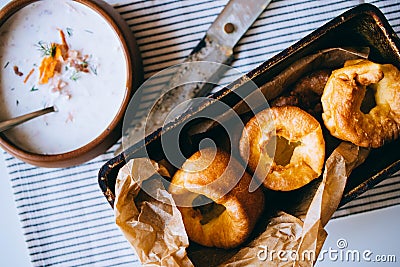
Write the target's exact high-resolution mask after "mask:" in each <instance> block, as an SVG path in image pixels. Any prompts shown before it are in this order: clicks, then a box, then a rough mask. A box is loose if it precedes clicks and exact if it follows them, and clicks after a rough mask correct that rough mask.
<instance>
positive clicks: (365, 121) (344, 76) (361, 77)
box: [321, 60, 400, 148]
mask: <svg viewBox="0 0 400 267" xmlns="http://www.w3.org/2000/svg"><path fill="white" fill-rule="evenodd" d="M367 88H368V90H373V91H374V96H375V103H376V106H375V107H373V108H372V109H371V110H370V111H369V113H368V114H364V113H363V112H362V111H361V110H360V107H361V104H362V101H363V98H364V96H365V94H366V90H367ZM321 101H322V107H323V114H322V118H323V120H324V123H325V126H326V127H327V128H328V130H329V131H330V132H331V134H332V135H333V136H335V137H337V138H340V139H342V140H346V141H350V142H352V143H354V144H356V145H358V146H362V147H373V148H376V147H380V146H382V145H383V144H384V143H385V142H388V141H391V140H394V139H396V138H397V137H398V136H399V130H400V72H399V70H398V69H397V68H396V67H395V66H393V65H391V64H383V65H381V64H376V63H373V62H371V61H368V60H351V61H347V62H346V63H345V66H344V67H343V68H341V69H338V70H335V71H333V72H332V75H331V76H330V78H329V80H328V82H327V84H326V86H325V89H324V93H323V95H322V97H321Z"/></svg>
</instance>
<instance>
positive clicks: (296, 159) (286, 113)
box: [239, 106, 325, 191]
mask: <svg viewBox="0 0 400 267" xmlns="http://www.w3.org/2000/svg"><path fill="white" fill-rule="evenodd" d="M276 136H278V137H283V138H284V139H286V140H287V141H288V142H289V144H290V143H296V144H297V146H296V147H295V148H294V150H293V154H292V156H291V158H290V161H289V162H288V163H287V164H285V165H284V166H282V165H283V164H282V165H280V164H279V163H277V162H275V159H274V158H273V157H272V155H271V152H269V151H268V150H269V149H270V148H268V146H270V145H271V144H272V145H274V140H276V139H274V137H276ZM273 148H275V147H273ZM239 149H240V154H241V156H242V158H243V160H245V161H246V160H247V158H248V167H249V169H250V170H251V171H252V172H253V173H255V175H256V176H257V177H259V179H262V180H263V184H264V186H265V187H267V188H269V189H272V190H277V191H290V190H294V189H297V188H300V187H302V186H304V185H306V184H307V183H309V182H310V181H312V180H313V179H315V178H318V177H319V176H320V175H321V172H322V168H323V165H324V159H325V141H324V138H323V135H322V129H321V126H320V124H319V123H318V121H317V120H316V119H315V118H314V117H312V116H311V115H310V114H308V113H307V112H305V111H303V110H302V109H300V108H298V107H293V106H284V107H273V108H270V109H266V110H263V111H261V112H260V113H258V114H257V115H256V116H254V117H253V118H252V119H251V120H250V121H249V122H248V123H247V124H246V126H245V128H244V130H243V133H242V138H241V140H240V147H239ZM283 152H284V151H283ZM279 156H280V155H275V158H276V157H279Z"/></svg>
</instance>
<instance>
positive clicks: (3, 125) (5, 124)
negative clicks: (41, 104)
mask: <svg viewBox="0 0 400 267" xmlns="http://www.w3.org/2000/svg"><path fill="white" fill-rule="evenodd" d="M54 111H55V108H54V106H53V107H48V108H44V109H41V110H37V111H34V112H31V113H28V114H25V115H21V116H18V117H16V118H12V119H9V120H5V121H2V122H0V132H3V131H5V130H8V129H10V128H12V127H14V126H16V125H18V124H21V123H24V122H26V121H28V120H31V119H33V118H36V117H39V116H42V115H44V114H47V113H50V112H54Z"/></svg>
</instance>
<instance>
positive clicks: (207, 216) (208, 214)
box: [192, 195, 226, 225]
mask: <svg viewBox="0 0 400 267" xmlns="http://www.w3.org/2000/svg"><path fill="white" fill-rule="evenodd" d="M192 206H193V208H194V209H197V210H199V211H200V213H201V216H202V218H201V220H200V224H202V225H205V224H207V223H209V222H210V221H212V220H213V219H215V218H218V217H219V216H220V215H221V214H222V213H223V212H224V211H225V210H226V208H225V207H224V206H223V205H221V204H217V203H215V202H214V201H212V200H211V199H209V198H208V197H206V196H204V195H199V196H197V197H196V198H195V199H193V201H192Z"/></svg>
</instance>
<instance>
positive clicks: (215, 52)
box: [123, 0, 271, 147]
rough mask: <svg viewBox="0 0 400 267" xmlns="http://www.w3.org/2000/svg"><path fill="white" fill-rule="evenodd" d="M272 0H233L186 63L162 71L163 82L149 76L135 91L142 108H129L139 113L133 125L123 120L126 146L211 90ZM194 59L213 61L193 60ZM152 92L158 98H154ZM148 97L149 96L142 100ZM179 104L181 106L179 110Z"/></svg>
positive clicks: (157, 127) (182, 110)
mask: <svg viewBox="0 0 400 267" xmlns="http://www.w3.org/2000/svg"><path fill="white" fill-rule="evenodd" d="M270 2H271V0H247V1H243V0H230V1H229V2H228V4H227V5H226V6H225V7H224V9H223V10H222V12H221V13H220V14H219V15H218V17H217V18H216V19H215V21H214V22H213V23H212V25H211V26H210V28H209V29H208V30H207V32H206V34H205V36H204V37H203V39H202V40H201V41H200V42H199V44H198V45H197V46H196V47H195V48H194V49H193V51H192V52H191V53H190V55H189V56H188V57H187V58H186V60H185V61H184V63H183V64H180V65H178V67H176V68H174V67H173V68H172V69H170V70H169V71H168V70H167V71H165V73H164V74H162V75H161V76H162V78H161V80H162V79H164V82H160V79H149V80H147V81H146V82H145V84H144V86H142V87H141V88H139V89H141V90H140V92H139V91H138V92H136V93H135V96H134V98H136V102H137V103H136V104H137V105H136V106H141V108H137V107H134V109H135V110H134V111H133V112H130V114H134V113H135V114H136V116H134V118H131V119H130V121H131V122H130V127H127V126H126V125H125V124H126V121H129V120H125V121H124V130H125V134H124V136H123V146H124V147H128V146H131V145H133V144H134V143H136V142H137V141H139V140H140V139H143V138H144V137H145V136H146V135H147V134H149V133H152V132H153V131H155V130H157V129H159V128H161V127H162V126H163V125H165V124H166V123H167V122H169V121H170V120H168V121H166V118H167V116H168V115H169V114H170V112H171V110H172V109H175V110H174V114H182V113H184V112H185V110H187V108H188V106H185V105H183V106H182V105H180V104H181V103H183V102H185V101H186V100H189V99H192V98H195V97H199V96H204V95H206V94H208V93H209V92H210V91H211V89H212V88H213V85H215V84H217V82H218V80H219V79H220V78H221V76H222V74H223V73H224V72H225V71H226V70H227V68H226V67H224V65H221V64H230V63H231V62H232V60H233V49H234V47H235V45H236V44H237V43H238V42H239V40H240V39H241V38H242V36H243V35H244V34H245V33H246V32H247V30H248V29H249V28H250V26H251V25H252V24H253V23H254V21H255V20H256V19H257V18H258V17H259V16H260V14H261V13H262V12H263V11H264V9H265V8H266V7H267V5H268V4H269V3H270ZM193 62H197V63H200V62H210V64H202V63H200V64H191V63H193ZM211 62H213V63H221V64H212V63H211ZM149 96H152V97H153V99H156V101H154V102H152V101H151V100H150V99H149ZM146 97H147V100H146V101H143V100H142V99H144V98H146ZM146 103H147V105H146ZM154 103H155V104H154ZM132 106H135V105H132ZM178 106H179V108H180V110H178V111H177V110H176V108H177V107H178ZM128 108H129V107H128ZM137 114H139V115H137ZM169 117H170V116H169ZM127 128H128V129H127Z"/></svg>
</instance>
